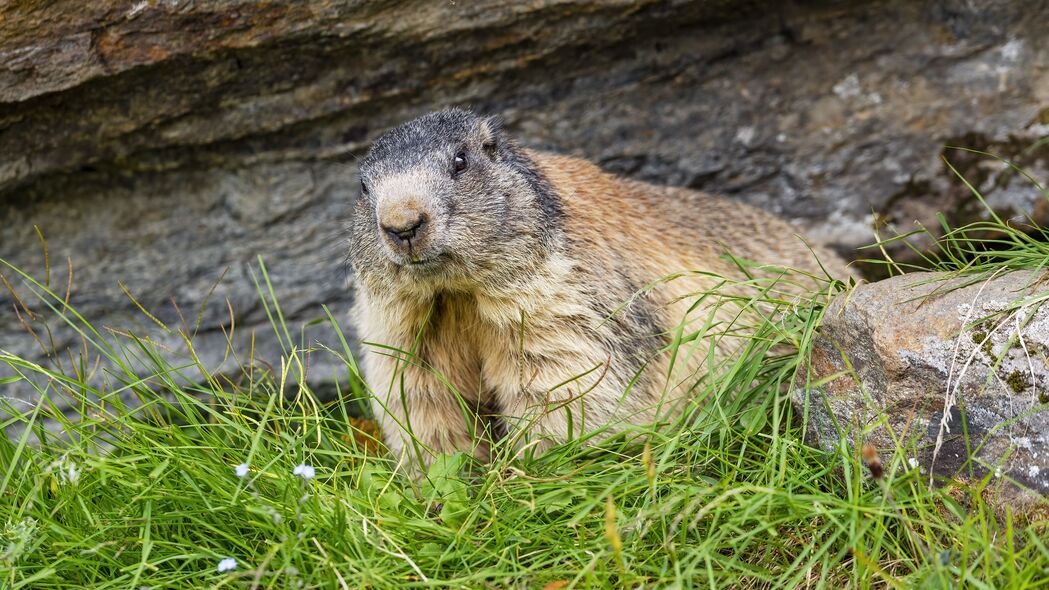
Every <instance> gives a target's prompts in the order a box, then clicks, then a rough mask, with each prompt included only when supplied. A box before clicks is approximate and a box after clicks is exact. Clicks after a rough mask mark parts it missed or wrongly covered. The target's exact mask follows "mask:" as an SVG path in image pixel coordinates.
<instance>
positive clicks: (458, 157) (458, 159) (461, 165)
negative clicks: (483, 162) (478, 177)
mask: <svg viewBox="0 0 1049 590" xmlns="http://www.w3.org/2000/svg"><path fill="white" fill-rule="evenodd" d="M463 170H466V153H465V152H459V153H458V154H455V158H453V159H452V171H454V172H455V173H456V174H458V173H460V172H462V171H463Z"/></svg>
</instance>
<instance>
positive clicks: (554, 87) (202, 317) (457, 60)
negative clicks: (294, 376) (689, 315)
mask: <svg viewBox="0 0 1049 590" xmlns="http://www.w3.org/2000/svg"><path fill="white" fill-rule="evenodd" d="M1047 17H1049V1H1045V0H1037V1H1031V2H1023V3H1019V2H1012V1H1009V0H985V1H981V2H971V1H969V0H948V1H946V2H944V1H936V2H933V1H919V2H870V1H868V2H846V1H841V2H833V1H801V0H798V1H793V2H771V1H761V0H722V1H717V2H709V1H698V0H697V1H692V2H689V1H684V2H656V1H651V0H649V1H641V2H636V1H632V0H631V1H626V0H603V1H595V0H590V1H587V0H577V1H562V0H558V1H554V0H540V1H536V2H527V3H520V2H509V1H496V0H482V1H476V2H433V1H431V0H409V1H406V2H405V1H401V2H390V1H385V0H377V1H369V2H362V1H355V0H354V1H351V0H327V1H318V2H300V1H298V0H274V1H268V2H247V1H237V0H234V1H223V2H218V1H198V2H190V1H184V0H131V1H115V0H99V1H96V2H81V1H79V0H57V1H52V2H40V1H32V0H30V1H27V2H16V3H7V4H5V5H4V6H2V7H0V23H2V25H0V258H3V259H4V260H6V261H7V262H9V263H11V264H14V265H16V266H18V267H20V268H22V269H24V270H26V271H27V272H29V273H30V274H32V276H34V277H36V278H37V279H39V280H40V281H41V282H47V283H49V284H50V285H51V287H52V288H53V289H54V290H55V291H57V292H58V293H59V294H60V295H61V296H63V297H64V296H65V293H66V291H67V289H68V291H69V296H70V302H71V303H72V305H74V306H75V307H76V308H77V309H78V310H79V311H80V312H81V313H82V314H83V315H84V316H85V317H86V318H87V319H89V320H90V321H91V322H92V323H94V324H95V325H96V326H98V327H99V328H114V329H120V330H129V329H130V330H133V331H135V332H136V333H137V334H141V335H148V336H150V337H153V338H155V339H156V340H157V341H158V342H160V343H161V344H163V345H164V346H165V347H167V348H168V349H170V350H171V351H172V353H173V354H180V353H184V352H185V348H186V347H185V345H184V343H183V342H182V340H181V337H180V336H179V335H178V334H176V333H174V332H166V331H164V330H160V329H159V327H158V326H157V325H156V324H155V323H154V322H153V321H152V320H151V319H149V318H147V317H146V316H145V315H144V314H143V313H142V311H141V310H140V309H139V306H141V308H142V309H145V310H147V311H148V312H149V313H150V314H152V315H153V316H155V317H156V318H157V319H159V320H160V321H161V322H163V323H165V324H169V325H173V326H182V327H184V328H185V330H186V331H187V332H189V333H191V334H194V338H195V342H196V350H197V353H198V354H199V356H200V357H201V360H202V361H203V362H204V364H205V365H207V366H208V367H211V368H213V369H217V370H232V367H233V366H234V365H235V362H234V360H233V359H232V358H230V357H228V355H227V354H226V349H227V339H229V340H232V341H233V344H234V346H235V347H236V348H237V349H238V350H241V351H244V350H248V345H249V342H250V339H251V334H252V333H253V332H255V333H257V338H256V339H255V348H254V351H255V355H256V357H257V358H258V359H259V360H260V362H263V361H264V362H269V363H272V364H277V363H278V362H279V357H280V355H281V353H282V348H281V346H280V345H279V340H278V338H277V336H275V335H274V333H273V330H272V328H271V327H270V326H269V318H268V315H267V313H266V309H265V307H264V306H263V305H262V304H261V302H260V297H259V294H258V289H257V285H256V281H255V279H256V278H261V276H260V275H259V270H258V267H257V257H258V256H261V257H262V258H263V259H264V261H265V262H266V265H267V268H268V271H269V277H270V280H271V282H272V285H273V289H274V291H275V292H276V293H277V295H278V296H279V298H280V302H281V304H282V306H283V310H284V319H285V320H286V322H287V324H288V326H289V332H290V333H291V336H292V340H295V341H296V342H299V343H303V344H305V345H307V346H309V345H313V344H314V343H316V342H318V341H319V342H324V343H327V344H329V345H331V346H334V347H336V348H341V346H340V345H339V344H338V341H337V338H336V337H335V336H334V334H333V330H331V329H330V328H329V327H327V326H326V325H324V324H310V322H311V321H312V320H315V319H318V318H323V317H324V313H323V311H322V309H321V305H322V304H327V305H328V306H329V307H330V309H331V310H332V312H333V313H334V314H335V315H336V317H337V318H339V319H340V320H341V319H343V318H344V314H345V312H346V310H347V309H348V307H349V304H350V302H351V300H352V279H351V278H350V277H349V276H348V270H347V268H346V264H345V262H344V259H345V254H344V252H345V240H347V239H349V236H348V235H347V234H346V232H345V231H344V223H343V220H344V218H345V216H346V215H347V213H348V211H349V204H350V201H351V199H352V198H353V196H354V194H355V191H356V177H355V174H356V170H355V166H354V158H355V157H357V156H359V155H360V154H362V153H363V151H364V150H365V149H366V148H367V146H368V143H369V141H370V140H371V139H372V138H374V137H375V136H376V135H378V134H379V133H381V132H382V131H383V130H384V129H386V128H388V127H390V126H392V125H394V124H396V123H398V122H400V121H403V120H405V119H408V118H411V117H413V116H416V115H418V114H421V113H423V112H426V111H430V110H433V109H436V108H439V107H442V106H446V105H452V104H458V105H472V106H473V107H475V108H477V109H478V110H481V111H484V112H489V113H496V114H500V115H502V116H503V117H504V118H505V121H506V124H507V127H508V129H509V130H510V131H511V132H512V133H514V134H516V135H517V136H518V137H519V138H520V139H521V140H522V142H523V143H525V144H528V145H531V146H534V147H540V148H547V149H553V150H557V151H561V152H567V153H572V154H576V155H580V156H585V157H587V158H590V159H593V160H595V161H597V162H598V163H600V164H601V165H602V166H603V167H605V168H606V169H608V170H612V171H616V172H619V173H622V174H625V175H628V176H632V177H636V178H641V179H645V180H650V181H655V182H660V183H667V184H675V185H685V186H691V187H695V188H700V189H704V190H709V191H712V192H719V193H726V194H729V195H731V196H733V197H735V198H739V199H742V200H745V201H748V202H751V203H754V204H757V205H759V206H761V207H765V208H768V209H770V210H772V211H775V212H777V213H779V214H781V215H783V216H785V217H787V218H790V219H792V220H794V221H796V222H797V223H798V224H799V225H800V226H801V227H803V228H805V229H806V230H807V231H809V232H810V234H811V235H812V236H814V237H816V238H817V239H820V240H823V241H827V242H830V243H833V244H835V245H836V246H837V247H838V248H839V249H840V250H842V251H845V252H851V249H852V248H855V247H856V246H858V245H862V244H865V243H869V242H870V241H872V240H873V239H874V236H873V233H872V231H871V226H872V221H873V220H874V217H877V221H878V224H879V225H880V226H882V227H884V225H885V224H888V225H890V226H892V225H895V226H896V227H898V228H899V229H901V230H909V229H911V228H912V227H913V225H912V223H913V221H914V220H915V219H919V220H922V221H923V222H925V223H926V224H930V223H931V222H932V221H933V217H932V215H933V214H934V213H935V212H936V211H945V212H947V213H948V214H949V215H950V216H952V218H954V219H959V220H965V219H969V218H971V217H973V216H974V215H977V214H978V211H977V210H976V209H974V208H973V203H974V200H973V198H972V195H971V194H970V192H969V191H968V190H967V189H966V188H965V187H964V185H963V184H962V183H961V182H959V181H958V180H957V179H956V178H955V177H954V176H953V175H952V174H951V173H950V172H949V171H948V170H946V169H945V166H944V164H943V163H942V161H941V160H940V156H941V154H943V153H945V152H944V149H945V148H944V145H945V144H959V145H963V146H967V147H973V148H978V149H988V150H991V151H995V152H997V153H999V154H1000V155H1003V156H1015V157H1016V158H1017V159H1018V160H1019V162H1020V163H1021V164H1023V165H1024V166H1026V167H1027V169H1028V170H1029V171H1030V172H1031V173H1033V174H1034V175H1036V176H1039V175H1040V176H1041V177H1044V176H1045V174H1046V170H1047V169H1049V166H1047V165H1046V164H1045V158H1046V149H1045V148H1044V147H1041V148H1036V149H1033V150H1027V148H1028V147H1030V146H1031V145H1032V144H1034V143H1035V142H1037V141H1038V139H1039V138H1041V137H1042V136H1044V135H1046V134H1047V132H1049V128H1047V126H1046V123H1049V38H1047V37H1046V36H1045V35H1044V31H1043V28H1044V23H1045V22H1047ZM1025 150H1027V151H1025ZM946 153H947V155H948V157H949V158H951V159H952V161H954V162H955V163H956V164H957V165H958V166H959V167H960V169H961V171H962V172H964V173H966V174H967V175H968V176H969V177H970V178H971V179H972V180H974V182H976V183H977V184H978V185H979V186H980V188H982V189H985V191H986V192H987V197H988V199H989V200H990V202H991V204H992V205H994V206H995V207H998V208H999V209H1001V210H1003V212H1006V214H1007V215H1013V214H1016V213H1019V212H1023V211H1028V212H1033V213H1034V214H1035V215H1038V216H1041V215H1044V214H1045V211H1044V210H1042V209H1039V208H1038V207H1036V205H1035V204H1036V203H1037V202H1038V201H1037V192H1036V191H1032V190H1030V185H1029V184H1028V183H1027V181H1026V180H1025V179H1022V178H1020V177H1019V176H1018V175H1016V174H1012V173H1010V172H1009V170H1008V169H1007V168H1004V167H1002V166H999V165H997V164H995V163H994V162H991V163H990V164H988V160H986V159H981V158H976V157H974V156H973V155H972V154H969V153H966V152H953V151H948V152H946ZM35 228H39V232H40V235H42V236H43V237H44V238H45V243H46V259H47V261H48V262H47V264H46V265H45V253H44V248H43V247H42V245H41V240H40V235H38V233H37V231H36V229H35ZM853 255H855V254H853ZM69 266H71V267H72V269H73V276H72V278H71V279H70V278H69V277H68V276H67V274H68V273H67V267H69ZM48 267H49V268H50V271H49V272H48V271H47V268H48ZM3 273H4V275H5V277H6V278H7V280H8V282H9V283H10V285H11V289H12V290H13V292H14V293H17V297H18V298H21V299H22V300H23V303H24V305H22V304H16V303H15V298H16V297H15V295H13V294H12V291H9V290H8V288H7V287H6V286H5V287H4V288H3V289H0V309H2V310H3V311H2V312H0V348H3V349H5V350H8V351H10V352H12V353H15V354H18V355H21V356H24V357H26V358H29V359H31V360H34V361H37V362H45V363H46V362H54V361H53V360H48V351H49V350H51V349H58V350H60V351H61V350H63V349H65V348H68V347H75V346H78V345H79V342H80V341H79V338H78V337H77V336H76V335H75V333H74V332H72V331H70V330H69V329H67V328H65V327H64V326H63V325H62V323H61V322H60V321H58V320H56V319H55V318H54V316H53V314H51V313H50V312H49V311H48V310H47V308H46V307H45V306H43V305H42V304H40V303H39V302H35V301H34V300H33V297H32V296H31V295H30V292H29V288H28V287H27V286H26V285H25V284H24V283H23V282H22V281H21V280H20V279H19V278H18V277H17V276H15V274H14V273H13V271H11V270H10V269H8V268H5V269H3ZM129 294H130V295H131V296H133V297H134V299H135V300H136V301H137V304H136V303H135V302H132V300H131V297H129ZM227 301H228V302H229V305H228V306H227ZM16 309H17V310H19V313H17V314H16V313H15V310H16ZM231 310H232V311H231ZM45 324H46V325H45ZM27 326H29V327H31V328H32V329H33V330H34V331H35V333H36V334H37V335H38V336H40V342H38V341H37V339H35V338H33V337H32V336H30V335H29V334H28V333H27V328H26V327H27ZM232 326H235V330H234V331H233V333H232V336H229V337H228V334H229V331H230V328H231V327H232ZM223 359H225V361H223ZM239 360H240V361H244V359H243V358H240V359H239ZM345 378H346V368H345V367H344V366H343V365H342V364H341V363H340V362H338V361H337V359H334V357H332V356H331V355H329V354H326V353H318V354H314V355H311V358H310V379H311V381H312V382H313V383H314V384H315V385H317V386H323V385H325V384H330V383H332V382H334V381H337V380H345ZM23 394H24V395H26V396H27V398H31V397H32V392H28V393H27V392H21V393H17V395H23Z"/></svg>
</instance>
